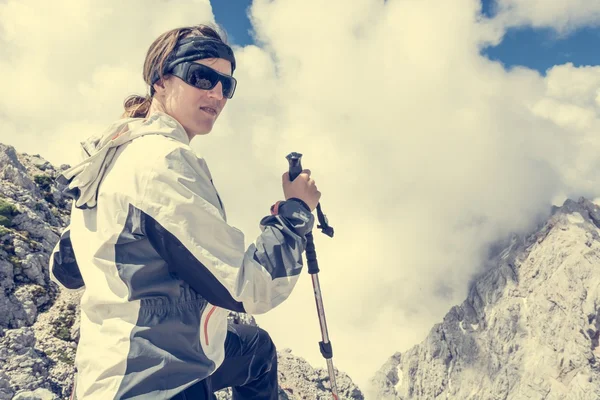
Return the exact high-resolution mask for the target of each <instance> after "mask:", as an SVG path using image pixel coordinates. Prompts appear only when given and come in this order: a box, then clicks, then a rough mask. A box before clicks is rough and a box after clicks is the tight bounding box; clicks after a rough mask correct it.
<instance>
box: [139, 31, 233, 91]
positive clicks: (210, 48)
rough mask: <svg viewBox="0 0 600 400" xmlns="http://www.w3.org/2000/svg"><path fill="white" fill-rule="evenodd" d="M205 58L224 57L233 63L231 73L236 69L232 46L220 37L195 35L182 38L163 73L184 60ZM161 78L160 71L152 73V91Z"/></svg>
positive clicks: (167, 61)
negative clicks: (219, 38)
mask: <svg viewBox="0 0 600 400" xmlns="http://www.w3.org/2000/svg"><path fill="white" fill-rule="evenodd" d="M203 58H223V59H225V60H227V61H229V62H230V63H231V74H232V75H233V71H235V57H234V55H233V50H231V47H229V46H228V45H226V44H225V43H223V42H222V41H220V40H218V39H213V38H209V37H206V36H193V37H188V38H185V39H182V40H180V41H179V42H178V43H177V46H175V48H174V49H173V51H172V52H171V54H169V56H168V57H167V59H166V60H165V66H164V68H163V75H165V74H167V73H168V72H169V71H171V69H172V68H173V67H174V66H175V65H177V64H179V63H182V62H185V61H194V60H201V59H203ZM159 79H160V76H159V74H158V71H154V73H153V74H152V80H151V83H150V92H151V94H154V88H153V87H152V85H154V83H155V82H156V81H158V80H159Z"/></svg>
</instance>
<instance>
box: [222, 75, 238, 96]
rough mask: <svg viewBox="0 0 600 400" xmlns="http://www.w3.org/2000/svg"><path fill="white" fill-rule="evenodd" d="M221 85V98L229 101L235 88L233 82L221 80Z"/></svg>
mask: <svg viewBox="0 0 600 400" xmlns="http://www.w3.org/2000/svg"><path fill="white" fill-rule="evenodd" d="M221 84H222V85H223V96H225V97H227V98H228V99H230V98H231V96H232V95H233V89H234V88H235V85H234V83H233V80H232V79H227V78H225V79H221Z"/></svg>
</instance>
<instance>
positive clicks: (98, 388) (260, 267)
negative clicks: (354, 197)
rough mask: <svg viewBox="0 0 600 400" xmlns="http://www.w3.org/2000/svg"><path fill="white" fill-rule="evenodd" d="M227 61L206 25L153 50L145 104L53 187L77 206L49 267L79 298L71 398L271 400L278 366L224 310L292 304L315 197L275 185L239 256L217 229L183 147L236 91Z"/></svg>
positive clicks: (204, 182) (220, 217) (132, 104)
mask: <svg viewBox="0 0 600 400" xmlns="http://www.w3.org/2000/svg"><path fill="white" fill-rule="evenodd" d="M235 67H236V64H235V58H234V54H233V51H232V50H231V48H230V47H229V46H228V45H227V44H225V43H224V42H223V40H222V39H221V37H220V36H219V34H218V33H217V32H216V31H215V30H214V29H212V28H210V27H208V26H204V25H199V26H192V27H184V28H179V29H173V30H171V31H168V32H166V33H164V34H162V35H161V36H159V37H158V38H157V39H156V40H155V41H154V43H152V45H151V46H150V48H149V50H148V52H147V55H146V61H145V63H144V80H145V81H146V82H147V83H148V84H149V86H150V95H149V96H147V97H145V98H140V97H130V98H128V99H126V102H125V113H124V115H123V118H122V119H120V120H118V121H116V122H115V123H113V124H112V125H111V126H110V127H109V128H108V129H107V130H106V131H105V132H104V133H103V134H102V135H100V136H95V137H91V138H89V139H88V140H87V141H86V142H84V143H82V147H83V150H84V160H83V161H82V162H81V163H80V164H78V165H76V166H74V167H72V168H70V169H69V170H67V171H65V172H64V173H63V174H62V175H61V176H60V177H59V178H58V182H59V183H62V184H64V185H66V188H65V190H64V191H65V193H67V194H68V195H70V196H72V197H73V198H74V202H73V208H72V212H71V222H70V225H69V227H68V228H67V229H65V231H64V232H63V234H62V236H61V238H60V241H59V243H58V244H57V245H56V247H55V249H54V252H53V254H52V256H51V257H50V273H51V277H52V280H53V281H54V282H56V283H58V284H60V285H62V286H63V287H65V288H67V289H70V290H82V289H85V291H84V293H83V295H82V298H81V328H80V340H79V346H78V349H77V356H76V360H75V366H76V368H77V378H76V382H75V384H76V386H75V387H76V389H75V392H76V397H77V398H78V399H85V400H88V399H89V400H93V399H102V400H105V399H170V398H177V399H192V398H193V399H210V398H214V395H213V392H214V391H216V390H219V389H221V388H224V387H228V386H231V387H232V388H233V397H234V399H277V398H278V397H277V355H276V351H275V346H274V344H273V343H272V341H271V339H270V337H269V335H268V334H267V333H266V332H265V331H264V330H262V329H259V328H256V327H249V326H243V325H230V326H228V324H227V315H228V313H229V310H233V311H239V312H247V313H252V314H260V313H265V312H267V311H269V310H271V309H272V308H274V307H276V306H277V305H279V304H281V303H282V302H283V301H284V300H285V299H286V298H287V297H288V296H289V295H290V293H291V291H292V289H293V288H294V285H295V284H296V281H297V279H298V276H299V274H300V272H301V269H302V258H301V257H302V252H303V251H304V246H305V244H306V238H305V235H306V233H308V232H309V231H310V230H311V229H312V227H313V222H314V217H313V216H312V214H311V212H312V211H313V210H314V209H315V207H316V205H317V203H318V202H319V198H320V196H321V194H320V192H319V191H318V190H317V187H316V186H315V182H314V180H312V179H311V178H310V171H308V170H305V171H303V173H302V174H300V175H299V176H298V178H296V179H295V180H294V181H293V182H290V181H289V176H288V173H287V171H286V172H285V173H284V174H283V193H284V198H285V200H284V201H278V202H277V203H276V204H275V205H274V206H273V207H272V208H271V215H267V216H266V217H264V218H263V219H262V220H261V221H260V223H261V231H262V233H261V234H260V236H258V238H257V239H256V240H255V242H254V243H253V244H251V245H250V246H249V247H247V248H246V247H245V244H244V236H243V234H242V232H241V231H239V230H238V229H236V228H234V227H231V226H229V225H228V224H227V222H226V215H225V210H224V208H223V205H222V203H221V200H220V198H219V195H218V193H217V191H216V189H215V187H214V186H213V184H212V177H211V174H210V171H209V169H208V166H207V165H206V162H205V161H204V160H203V159H202V158H198V157H197V156H196V155H195V154H194V152H193V151H192V149H191V148H190V145H189V144H190V141H191V140H192V139H193V138H194V137H195V136H196V135H204V134H207V133H209V132H210V131H211V129H212V127H213V124H214V123H215V121H216V120H217V118H218V116H219V114H220V113H221V111H222V110H223V108H224V107H225V105H226V103H227V100H228V99H230V98H231V97H232V96H233V94H234V91H235V86H236V81H235V79H234V78H233V77H232V74H233V72H234V70H235Z"/></svg>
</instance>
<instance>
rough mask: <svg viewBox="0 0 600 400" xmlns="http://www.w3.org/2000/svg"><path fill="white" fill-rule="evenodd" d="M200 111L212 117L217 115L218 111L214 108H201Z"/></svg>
mask: <svg viewBox="0 0 600 400" xmlns="http://www.w3.org/2000/svg"><path fill="white" fill-rule="evenodd" d="M200 109H201V110H202V111H204V112H205V113H207V114H210V115H212V116H213V117H215V116H216V115H217V110H215V109H214V108H212V107H200Z"/></svg>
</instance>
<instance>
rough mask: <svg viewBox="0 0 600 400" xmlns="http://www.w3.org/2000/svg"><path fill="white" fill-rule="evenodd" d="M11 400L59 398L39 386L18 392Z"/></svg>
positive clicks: (55, 399)
mask: <svg viewBox="0 0 600 400" xmlns="http://www.w3.org/2000/svg"><path fill="white" fill-rule="evenodd" d="M12 400H59V398H58V396H57V395H55V394H54V393H52V392H51V391H50V390H48V389H42V388H40V389H36V390H34V391H23V392H19V393H17V394H16V395H15V397H13V398H12Z"/></svg>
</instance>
